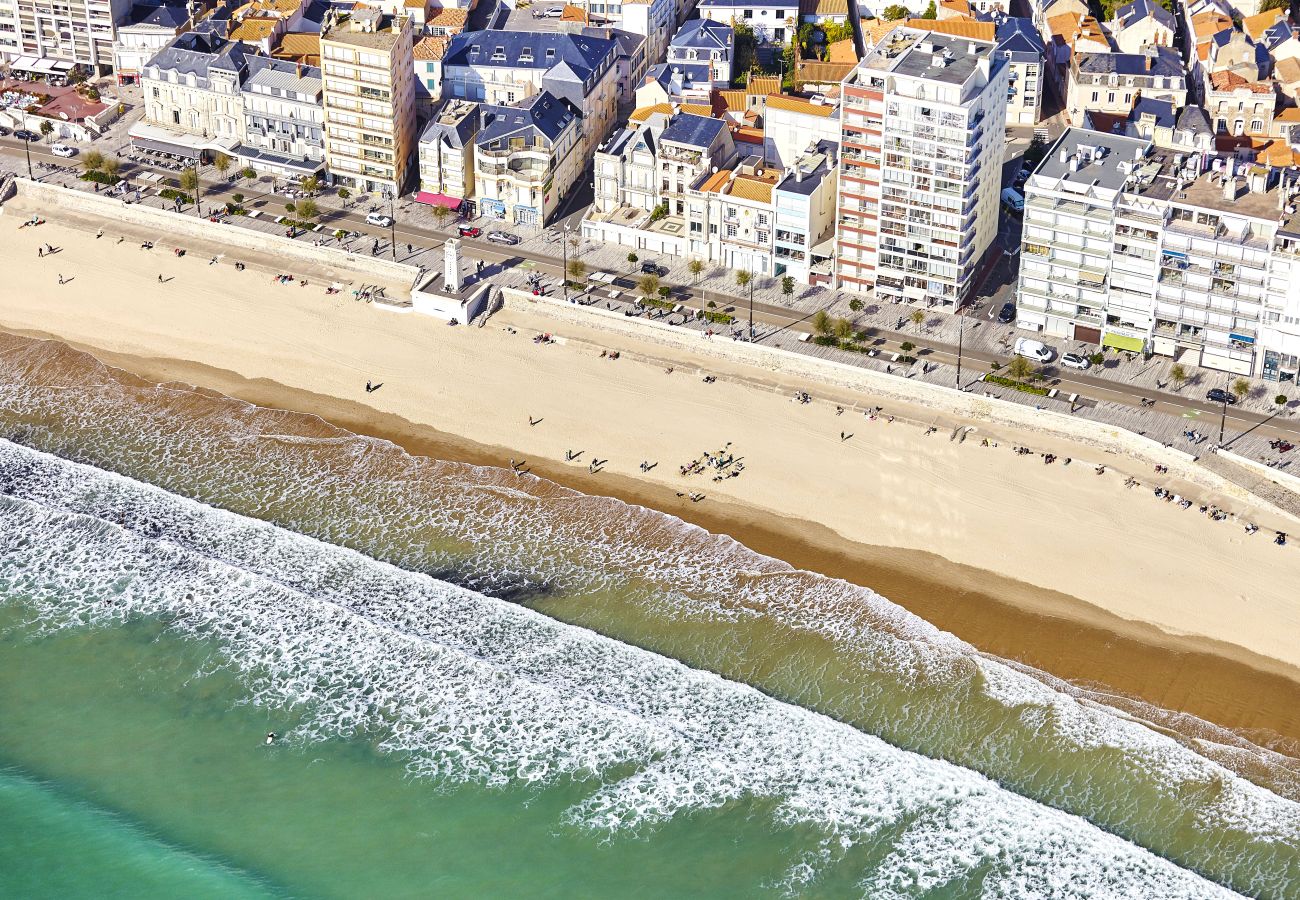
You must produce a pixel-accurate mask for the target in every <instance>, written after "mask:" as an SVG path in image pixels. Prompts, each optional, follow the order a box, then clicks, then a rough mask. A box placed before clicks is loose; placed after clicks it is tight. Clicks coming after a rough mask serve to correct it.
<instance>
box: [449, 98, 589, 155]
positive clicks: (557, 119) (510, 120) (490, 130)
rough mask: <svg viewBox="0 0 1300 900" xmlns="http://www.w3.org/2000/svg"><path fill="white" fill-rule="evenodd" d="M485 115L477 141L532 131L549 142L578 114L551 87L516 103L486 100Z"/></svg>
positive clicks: (515, 135)
mask: <svg viewBox="0 0 1300 900" xmlns="http://www.w3.org/2000/svg"><path fill="white" fill-rule="evenodd" d="M482 116H483V128H482V129H481V130H480V131H479V133H478V135H477V136H476V137H475V138H474V143H475V144H486V143H489V142H490V141H495V140H500V139H502V138H512V137H528V136H530V135H536V136H540V137H543V138H545V139H546V141H547V142H548V143H555V141H556V140H558V139H559V137H560V135H561V134H563V133H564V130H565V129H566V128H568V127H569V126H570V125H571V124H572V123H573V121H574V120H575V119H576V118H577V117H578V116H577V113H576V112H574V110H573V107H571V106H570V105H569V104H568V103H566V102H564V101H563V100H561V99H559V98H558V97H556V96H554V95H553V94H551V92H550V91H542V92H541V93H538V94H533V95H532V96H531V97H528V98H527V99H525V100H522V101H520V102H519V103H516V104H515V105H514V106H494V105H492V104H487V103H485V104H483V108H482Z"/></svg>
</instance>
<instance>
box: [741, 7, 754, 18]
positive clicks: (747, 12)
mask: <svg viewBox="0 0 1300 900" xmlns="http://www.w3.org/2000/svg"><path fill="white" fill-rule="evenodd" d="M742 18H745V19H752V18H754V11H753V10H752V9H747V10H745V12H744V14H743V16H742Z"/></svg>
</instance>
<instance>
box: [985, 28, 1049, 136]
mask: <svg viewBox="0 0 1300 900" xmlns="http://www.w3.org/2000/svg"><path fill="white" fill-rule="evenodd" d="M997 42H998V48H997V52H998V53H1000V54H1002V56H1004V57H1006V60H1007V66H1008V67H1009V68H1008V72H1007V124H1008V125H1037V124H1038V120H1039V119H1040V118H1041V117H1042V106H1043V66H1045V65H1046V63H1047V48H1046V46H1045V45H1044V44H1043V39H1042V37H1041V36H1040V35H1039V34H1038V31H1037V29H1035V28H1034V23H1033V20H1032V19H1028V18H1024V19H1021V18H1016V17H1014V16H1008V17H1006V18H1004V19H1003V20H1002V21H1001V22H1000V23H998V28H997Z"/></svg>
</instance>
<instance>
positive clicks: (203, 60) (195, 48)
mask: <svg viewBox="0 0 1300 900" xmlns="http://www.w3.org/2000/svg"><path fill="white" fill-rule="evenodd" d="M250 55H251V54H248V53H247V52H246V51H245V49H244V46H243V45H242V44H240V43H238V42H237V41H227V40H226V39H225V38H222V37H219V36H217V35H215V34H198V33H196V32H193V31H187V32H186V33H185V34H181V35H177V36H176V37H175V38H173V39H172V40H171V42H169V43H168V44H167V46H166V47H163V48H162V49H161V50H159V51H158V52H157V53H156V54H154V56H153V58H152V59H150V60H149V63H148V67H149V68H157V69H160V70H162V71H167V72H175V73H176V74H177V75H180V76H186V75H193V76H194V77H195V79H196V80H197V82H198V86H199V87H203V88H207V87H209V86H210V82H209V76H210V74H211V73H212V71H213V70H217V71H229V72H241V73H242V72H243V70H244V69H245V68H246V67H247V59H248V57H249V56H250Z"/></svg>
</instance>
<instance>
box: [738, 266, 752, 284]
mask: <svg viewBox="0 0 1300 900" xmlns="http://www.w3.org/2000/svg"><path fill="white" fill-rule="evenodd" d="M753 278H754V276H753V275H752V274H750V272H748V271H747V270H745V269H737V270H736V285H737V286H739V287H742V288H743V287H748V285H749V282H750V281H751V280H753Z"/></svg>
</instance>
